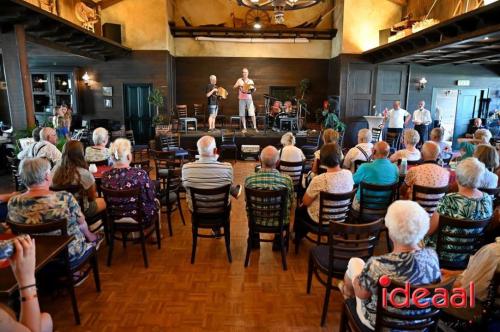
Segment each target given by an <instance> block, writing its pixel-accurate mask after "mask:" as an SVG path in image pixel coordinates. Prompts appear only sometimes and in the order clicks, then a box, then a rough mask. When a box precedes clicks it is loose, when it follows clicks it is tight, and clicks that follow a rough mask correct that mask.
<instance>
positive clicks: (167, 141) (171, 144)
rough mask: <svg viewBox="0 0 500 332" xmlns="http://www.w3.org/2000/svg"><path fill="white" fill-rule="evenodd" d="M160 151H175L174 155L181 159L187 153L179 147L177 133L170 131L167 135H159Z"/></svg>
mask: <svg viewBox="0 0 500 332" xmlns="http://www.w3.org/2000/svg"><path fill="white" fill-rule="evenodd" d="M160 143H161V149H162V151H175V156H176V157H177V158H179V159H181V160H182V161H184V158H185V157H187V156H188V155H189V153H188V152H187V151H186V150H184V149H183V148H182V147H181V136H180V134H179V133H175V134H174V133H170V134H169V135H163V136H160Z"/></svg>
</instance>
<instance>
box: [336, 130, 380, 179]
mask: <svg viewBox="0 0 500 332" xmlns="http://www.w3.org/2000/svg"><path fill="white" fill-rule="evenodd" d="M372 149H373V144H372V132H371V130H370V129H367V128H363V129H361V130H360V131H358V144H357V145H356V146H355V147H353V148H351V149H350V150H349V151H348V152H347V154H346V155H345V158H344V163H343V164H342V168H345V169H349V170H351V172H353V173H354V162H355V161H356V160H362V161H370V160H371V156H372Z"/></svg>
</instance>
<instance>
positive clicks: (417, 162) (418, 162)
mask: <svg viewBox="0 0 500 332" xmlns="http://www.w3.org/2000/svg"><path fill="white" fill-rule="evenodd" d="M402 161H403V160H402V159H398V166H401V162H402ZM406 162H407V165H408V166H418V165H421V164H422V160H407V161H406Z"/></svg>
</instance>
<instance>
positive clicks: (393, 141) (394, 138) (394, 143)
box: [385, 131, 401, 150]
mask: <svg viewBox="0 0 500 332" xmlns="http://www.w3.org/2000/svg"><path fill="white" fill-rule="evenodd" d="M400 140H401V134H400V133H396V132H392V131H388V132H387V133H386V135H385V141H386V142H387V144H389V146H390V147H391V148H394V149H396V150H397V149H398V148H399V141H400Z"/></svg>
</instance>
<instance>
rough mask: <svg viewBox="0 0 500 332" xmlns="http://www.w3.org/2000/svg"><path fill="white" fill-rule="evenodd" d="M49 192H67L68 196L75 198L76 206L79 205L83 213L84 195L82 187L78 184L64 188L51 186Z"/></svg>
mask: <svg viewBox="0 0 500 332" xmlns="http://www.w3.org/2000/svg"><path fill="white" fill-rule="evenodd" d="M50 190H52V191H67V192H69V193H70V194H72V195H73V196H74V197H75V198H76V200H77V201H78V205H80V208H81V209H82V212H83V209H84V206H83V195H85V193H84V189H83V187H82V186H80V185H79V184H71V185H66V186H56V185H52V186H50Z"/></svg>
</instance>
